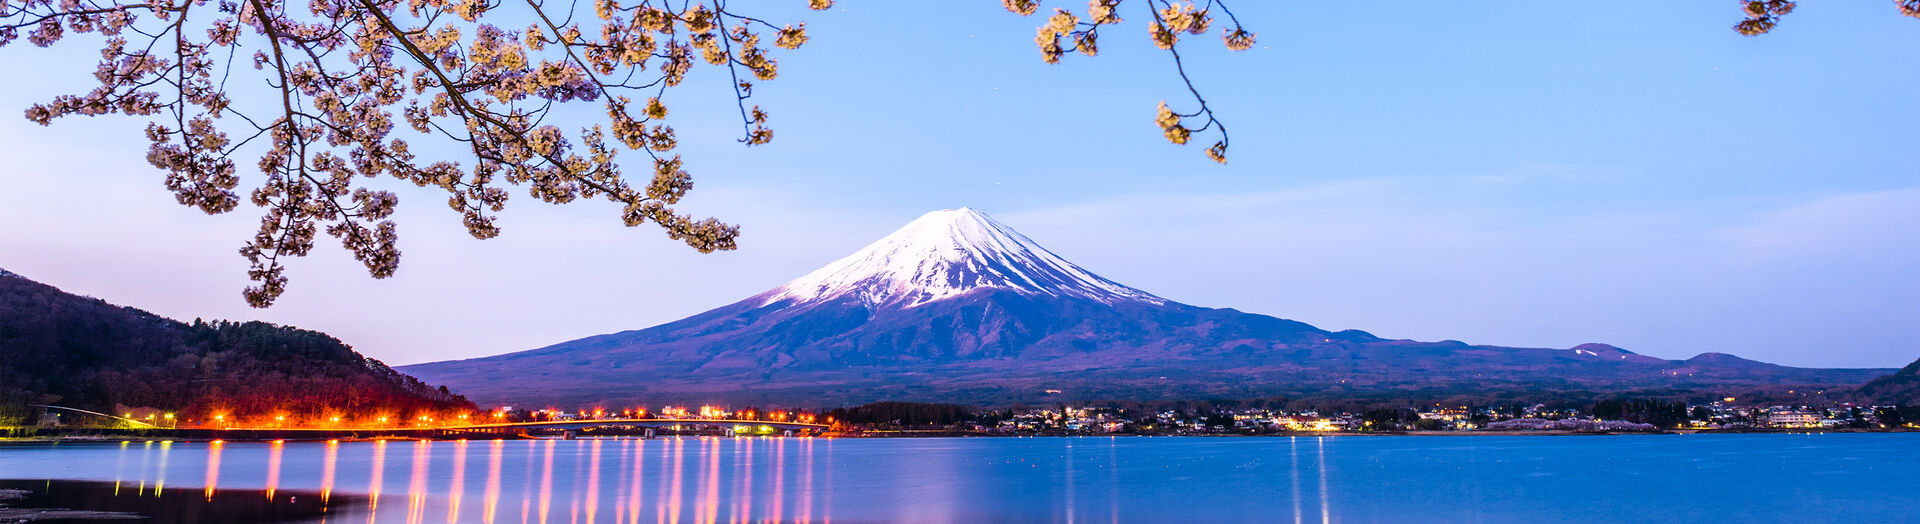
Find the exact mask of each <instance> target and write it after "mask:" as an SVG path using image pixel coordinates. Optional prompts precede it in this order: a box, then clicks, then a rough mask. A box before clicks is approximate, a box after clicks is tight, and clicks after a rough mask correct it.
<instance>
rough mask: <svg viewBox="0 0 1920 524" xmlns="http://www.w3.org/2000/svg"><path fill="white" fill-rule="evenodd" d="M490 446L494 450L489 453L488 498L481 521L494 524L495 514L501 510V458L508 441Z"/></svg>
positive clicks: (495, 442)
mask: <svg viewBox="0 0 1920 524" xmlns="http://www.w3.org/2000/svg"><path fill="white" fill-rule="evenodd" d="M488 446H489V447H490V448H492V449H490V450H488V453H487V496H486V502H485V504H484V506H485V507H484V508H483V509H482V510H481V514H480V521H481V522H485V523H486V524H493V515H494V512H496V511H498V510H499V509H500V458H501V456H502V455H503V454H504V452H505V451H506V446H507V441H504V440H495V441H493V442H492V443H491V444H488Z"/></svg>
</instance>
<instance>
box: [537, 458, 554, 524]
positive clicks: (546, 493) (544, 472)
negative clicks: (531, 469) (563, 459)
mask: <svg viewBox="0 0 1920 524" xmlns="http://www.w3.org/2000/svg"><path fill="white" fill-rule="evenodd" d="M546 442H547V446H546V447H547V450H546V457H545V458H543V459H541V466H540V524H547V510H548V509H550V508H552V507H553V445H554V441H551V440H549V441H546Z"/></svg>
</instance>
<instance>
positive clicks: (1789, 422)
mask: <svg viewBox="0 0 1920 524" xmlns="http://www.w3.org/2000/svg"><path fill="white" fill-rule="evenodd" d="M1821 418H1822V417H1821V416H1820V415H1816V414H1814V413H1812V412H1807V411H1799V410H1789V411H1774V412H1770V413H1767V425H1768V426H1772V427H1776V428H1817V427H1820V419H1821Z"/></svg>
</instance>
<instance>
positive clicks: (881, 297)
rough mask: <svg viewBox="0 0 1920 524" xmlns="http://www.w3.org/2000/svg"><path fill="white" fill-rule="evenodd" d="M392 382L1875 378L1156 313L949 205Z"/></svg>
mask: <svg viewBox="0 0 1920 524" xmlns="http://www.w3.org/2000/svg"><path fill="white" fill-rule="evenodd" d="M1221 285H1233V283H1230V282H1222V283H1221ZM403 369H404V370H405V371H407V372H408V373H413V374H415V375H418V376H420V377H423V378H426V379H427V380H431V381H435V382H439V383H445V384H448V385H449V386H451V387H453V388H455V389H456V390H458V391H460V392H462V393H463V394H466V395H470V396H472V397H473V398H475V399H476V400H479V401H481V402H483V403H487V404H495V403H500V404H513V405H542V404H546V405H555V406H557V407H574V406H588V405H605V406H608V407H614V406H630V405H639V404H653V403H681V402H692V403H698V402H730V403H738V404H760V403H776V404H785V405H796V404H797V405H818V406H835V405H851V404H860V403H865V402H872V401H881V400H896V401H917V402H960V403H967V404H998V403H1016V402H1052V401H1073V400H1108V399H1112V400H1175V399H1218V398H1264V397H1270V396H1287V397H1291V398H1304V397H1313V398H1405V399H1426V400H1436V399H1440V398H1446V397H1449V396H1453V395H1457V394H1463V393H1464V394H1471V395H1488V396H1489V397H1487V398H1507V399H1512V398H1535V397H1537V394H1538V393H1542V392H1547V393H1557V394H1566V395H1592V394H1613V393H1618V392H1625V391H1650V390H1657V391H1658V392H1659V393H1660V394H1661V395H1663V396H1664V395H1670V394H1686V393H1687V392H1693V394H1696V395H1697V396H1701V397H1702V398H1706V397H1708V396H1714V397H1717V396H1718V395H1709V393H1711V392H1715V391H1719V392H1729V393H1731V392H1735V391H1738V392H1740V396H1743V397H1747V396H1751V395H1749V394H1748V393H1747V392H1751V391H1765V390H1768V389H1769V388H1773V389H1778V390H1779V391H1781V392H1782V393H1785V392H1787V391H1788V390H1789V389H1791V388H1795V387H1798V386H1802V385H1812V386H1842V387H1844V388H1847V389H1850V388H1851V387H1852V386H1853V385H1856V384H1860V383H1863V382H1866V381H1867V380H1870V379H1872V378H1873V377H1876V376H1879V375H1883V374H1886V373H1887V372H1889V371H1892V370H1890V369H1808V368H1793V367H1786V366H1779V365H1774V364H1768V363H1763V362H1755V361H1751V360H1746V359H1742V358H1739V357H1736V356H1732V355H1726V354H1720V353H1705V354H1701V355H1699V356H1697V357H1694V358H1692V359H1687V360H1665V359H1659V358H1654V357H1649V356H1645V355H1639V354H1635V353H1633V352H1631V351H1627V350H1624V349H1620V348H1617V347H1613V346H1609V345H1605V344H1584V345H1580V346H1576V347H1573V348H1569V349H1538V348H1511V347H1498V346H1482V345H1472V344H1466V343H1462V342H1456V341H1442V342H1419V341H1412V340H1390V339H1383V338H1380V337H1376V336H1374V335H1372V334H1369V333H1366V332H1363V331H1353V330H1348V331H1337V332H1335V331H1327V330H1323V329H1319V328H1316V327H1314V326H1311V325H1307V324H1305V323H1301V322H1296V321H1292V320H1286V319H1281V318H1275V317H1271V316H1266V315H1259V314H1253V313H1245V312H1241V311H1236V310H1233V309H1216V308H1206V307H1197V306H1190V305H1186V304H1181V303H1178V302H1173V301H1170V300H1166V299H1163V298H1160V297H1157V296H1154V295H1153V294H1150V293H1147V292H1145V291H1142V290H1139V289H1134V288H1131V287H1128V286H1125V285H1122V284H1120V283H1117V282H1114V281H1111V280H1107V279H1105V278H1102V277H1100V276H1098V275H1095V274H1093V273H1092V272H1089V271H1087V270H1085V269H1082V268H1080V267H1079V266H1076V265H1074V264H1073V263H1071V262H1068V261H1066V260H1065V259H1063V258H1061V257H1060V256H1059V255H1056V254H1054V253H1053V252H1051V251H1048V250H1047V249H1046V248H1044V247H1041V246H1040V245H1039V244H1038V243H1036V242H1034V241H1033V240H1032V239H1029V238H1027V237H1026V236H1024V235H1021V234H1020V233H1018V232H1016V231H1014V230H1013V229H1012V228H1009V227H1007V226H1006V225H1004V224H1001V223H1000V222H998V221H996V220H994V219H992V218H990V217H988V216H986V215H985V214H982V213H980V212H978V211H974V210H971V209H964V208H963V209H958V210H946V211H936V212H933V213H929V214H927V215H926V216H923V217H921V218H919V219H917V220H914V221H913V222H912V223H910V224H907V225H906V226H905V227H903V228H901V229H900V230H898V231H896V232H894V233H893V234H890V235H888V236H887V237H886V238H883V239H881V240H879V241H878V242H875V243H873V244H872V245H869V246H867V247H866V248H863V249H861V250H860V251H858V252H856V253H854V254H852V255H850V256H848V257H846V258H843V259H841V260H838V261H835V262H833V263H831V264H828V265H827V266H825V267H823V268H821V269H819V270H817V271H814V272H812V273H809V274H807V275H805V276H802V277H800V278H798V279H795V280H793V281H792V282H788V283H787V284H786V285H783V286H780V287H779V288H776V289H773V290H770V291H767V292H765V293H762V294H760V295H757V296H754V297H750V298H747V299H746V300H742V301H740V302H736V303H734V304H731V305H728V306H723V307H721V308H718V309H714V310H711V311H707V312H705V313H700V314H698V315H694V316H692V317H688V318H685V319H682V320H678V321H674V322H669V323H666V324H662V325H659V326H654V327H651V328H647V329H641V330H636V331H626V332H621V333H613V334H608V335H600V336H593V337H587V338H583V339H579V340H574V341H571V342H564V343H560V344H556V345H553V346H549V347H545V348H541V349H535V350H531V351H523V352H519V353H510V354H506V355H499V356H494V357H486V358H479V359H472V360H463V361H453V362H437V363H430V364H420V365H415V366H408V367H405V368H403ZM506 377H511V380H503V378H506ZM1807 389H1814V390H1821V391H1824V389H1825V388H1824V387H1816V388H1807ZM1502 395H1504V396H1502ZM1582 400H1585V399H1584V398H1583V399H1582Z"/></svg>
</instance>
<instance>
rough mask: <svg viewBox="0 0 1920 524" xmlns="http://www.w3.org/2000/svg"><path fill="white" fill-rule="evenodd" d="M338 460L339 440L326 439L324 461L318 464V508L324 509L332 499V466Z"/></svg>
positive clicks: (337, 462)
mask: <svg viewBox="0 0 1920 524" xmlns="http://www.w3.org/2000/svg"><path fill="white" fill-rule="evenodd" d="M339 462H340V441H338V440H329V441H327V458H326V463H325V464H322V465H321V466H320V468H321V469H320V509H321V511H326V507H327V503H328V502H330V501H332V500H333V472H334V466H335V465H337V464H339Z"/></svg>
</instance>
